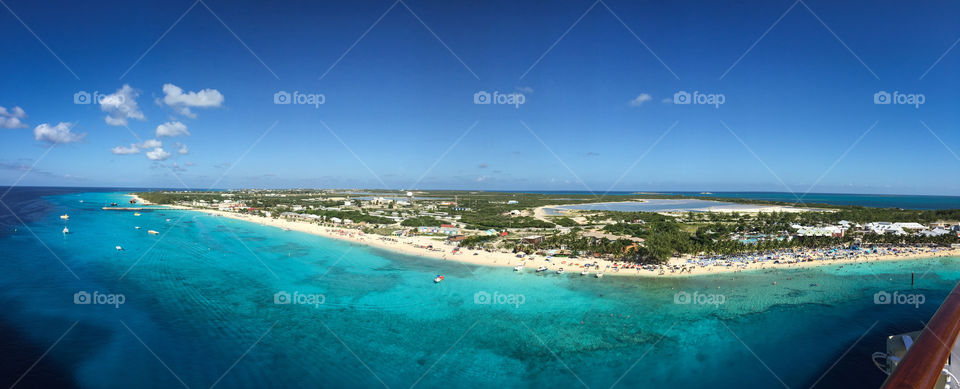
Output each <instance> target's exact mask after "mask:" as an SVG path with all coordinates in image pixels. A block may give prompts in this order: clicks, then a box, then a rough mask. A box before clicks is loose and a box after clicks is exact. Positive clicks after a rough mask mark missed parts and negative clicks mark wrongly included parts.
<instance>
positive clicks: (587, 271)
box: [580, 269, 590, 276]
mask: <svg viewBox="0 0 960 389" xmlns="http://www.w3.org/2000/svg"><path fill="white" fill-rule="evenodd" d="M580 275H581V276H587V275H590V270H587V269H583V271H582V272H580Z"/></svg>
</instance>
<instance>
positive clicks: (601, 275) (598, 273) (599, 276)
mask: <svg viewBox="0 0 960 389" xmlns="http://www.w3.org/2000/svg"><path fill="white" fill-rule="evenodd" d="M595 277H597V278H603V273H601V272H597V275H596V276H595Z"/></svg>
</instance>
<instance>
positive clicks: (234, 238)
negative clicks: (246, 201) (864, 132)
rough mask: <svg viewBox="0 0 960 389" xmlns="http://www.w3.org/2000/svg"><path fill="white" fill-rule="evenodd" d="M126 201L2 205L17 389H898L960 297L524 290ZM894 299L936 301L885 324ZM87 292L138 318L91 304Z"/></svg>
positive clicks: (785, 284)
mask: <svg viewBox="0 0 960 389" xmlns="http://www.w3.org/2000/svg"><path fill="white" fill-rule="evenodd" d="M4 190H5V189H4ZM0 193H2V192H0ZM124 193H125V192H123V191H115V190H102V191H97V190H93V189H56V188H14V189H13V190H11V191H10V192H9V193H8V194H7V195H6V196H5V197H3V198H2V199H0V200H2V202H3V204H6V205H7V206H9V208H10V209H12V210H13V212H14V213H15V214H16V217H14V216H13V215H11V212H9V211H8V209H7V208H6V207H4V206H2V205H0V303H2V304H3V307H4V309H3V310H2V311H0V330H3V331H4V332H3V333H4V336H3V337H2V338H0V339H2V340H0V346H2V349H3V353H2V357H0V358H2V359H0V361H2V363H0V366H2V368H0V374H2V376H0V385H5V386H7V387H9V386H11V385H13V384H14V383H16V384H17V385H16V387H19V388H34V387H42V388H48V387H81V388H130V387H137V388H172V387H190V388H196V387H203V388H209V387H211V386H212V385H215V386H216V387H224V388H268V387H269V388H291V387H304V388H317V387H321V388H349V387H371V388H376V387H388V388H398V387H403V388H409V387H412V386H416V387H423V388H434V387H442V388H448V387H471V388H498V389H502V388H515V387H516V388H529V387H554V388H567V387H586V388H610V387H624V388H632V387H650V388H671V389H682V388H703V387H711V388H743V387H756V388H778V387H790V388H796V387H810V386H812V385H814V384H816V387H818V388H851V387H857V388H861V387H862V388H869V387H877V386H879V385H880V383H881V382H882V381H883V379H884V378H885V376H884V375H883V373H881V372H880V371H879V370H877V369H876V368H875V367H874V366H873V364H872V363H871V361H870V354H871V353H872V352H874V351H882V350H883V349H884V341H885V338H886V336H888V335H891V334H896V333H901V332H907V331H913V330H917V329H920V328H922V326H923V322H925V321H927V320H929V318H930V317H931V316H932V315H933V313H934V312H935V311H936V309H937V307H938V306H939V304H940V303H941V302H942V301H943V299H944V298H945V297H946V295H947V293H948V292H949V291H950V290H951V289H952V287H953V286H954V284H955V283H956V280H957V279H958V278H960V260H958V259H956V258H941V259H929V260H916V261H904V262H897V263H884V264H873V265H869V266H868V265H847V266H842V267H840V266H833V267H821V268H817V269H812V270H782V271H766V272H754V273H739V274H732V275H731V274H727V275H714V276H700V277H688V278H671V279H646V278H633V277H605V278H603V279H595V278H581V277H580V276H579V275H576V274H568V275H564V276H557V275H555V274H550V275H537V274H533V273H523V274H518V273H514V272H513V271H512V270H511V269H508V268H506V269H501V268H484V267H477V266H472V265H465V264H461V263H455V262H444V261H438V260H433V259H427V258H419V257H410V256H401V255H395V254H392V253H388V252H385V251H381V250H376V249H371V248H368V247H365V246H360V245H352V244H350V243H348V242H341V241H335V240H330V239H325V238H321V237H316V236H312V235H308V234H303V233H298V232H293V231H283V230H280V229H276V228H272V227H264V226H259V225H255V224H251V223H247V222H243V221H236V220H232V219H225V218H218V217H213V216H208V215H205V214H201V213H197V212H191V211H175V210H164V209H155V210H149V211H144V212H142V214H141V216H135V215H134V214H133V213H132V212H117V211H102V210H101V209H100V207H102V206H103V205H105V204H109V203H110V202H117V203H121V204H124V203H126V200H127V199H128V198H127V197H126V196H125V195H124ZM81 200H82V201H83V202H81ZM63 214H68V215H69V220H66V221H64V220H61V219H60V218H59V215H63ZM21 220H22V222H21ZM136 226H140V227H141V228H140V229H136V228H135V227H136ZM64 227H68V228H69V230H70V233H69V234H66V235H65V234H63V232H62V230H63V228H64ZM147 230H156V231H157V232H158V234H157V235H150V234H148V233H147ZM117 245H121V246H122V247H123V250H122V251H120V250H117V249H116V248H115V246H117ZM911 273H914V274H915V276H916V279H917V282H916V285H915V286H913V287H911V284H910V279H911ZM436 274H443V275H445V276H446V280H445V281H444V282H443V283H440V284H434V283H433V277H434V276H435V275H436ZM773 282H776V284H775V285H774V284H773ZM811 284H816V286H811ZM878 292H889V293H893V292H898V293H900V294H901V295H902V294H919V295H922V296H924V299H925V301H924V303H923V304H920V305H919V306H914V305H902V304H886V305H884V304H881V305H878V304H875V303H874V296H875V294H877V293H878ZM82 293H89V294H90V296H89V297H88V298H91V299H94V300H96V299H97V298H98V297H97V296H99V298H100V299H101V300H97V302H109V301H113V302H114V303H116V302H117V299H118V298H120V297H121V296H122V298H123V303H122V304H114V305H108V304H99V303H95V304H77V303H75V302H76V301H77V300H75V299H77V298H78V297H79V298H80V300H79V302H84V301H90V300H83V297H84V295H83V294H82ZM298 296H299V297H298ZM680 296H688V297H689V296H700V299H697V298H696V297H695V298H694V299H692V300H683V298H681V297H680ZM721 296H722V297H721ZM285 297H286V298H287V299H286V300H284V298H285ZM704 297H705V298H706V300H704V299H703V298H704ZM109 298H112V300H108V299H109ZM291 299H293V300H295V301H296V302H297V303H293V304H283V303H282V302H284V301H287V302H289V301H290V300H291ZM720 299H722V303H718V301H720ZM678 301H679V302H683V301H695V302H697V301H699V302H712V303H713V304H682V303H680V304H678ZM277 302H281V303H279V304H278V303H277ZM485 302H486V303H485ZM490 302H492V303H490ZM314 303H315V304H314ZM848 350H849V351H848ZM41 357H42V358H41ZM38 360H39V362H37V361H38Z"/></svg>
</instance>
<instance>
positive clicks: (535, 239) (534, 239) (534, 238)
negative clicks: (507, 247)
mask: <svg viewBox="0 0 960 389" xmlns="http://www.w3.org/2000/svg"><path fill="white" fill-rule="evenodd" d="M543 239H544V238H543V236H542V235H531V236H525V237H523V238H522V239H521V240H523V243H526V244H539V243H541V242H543Z"/></svg>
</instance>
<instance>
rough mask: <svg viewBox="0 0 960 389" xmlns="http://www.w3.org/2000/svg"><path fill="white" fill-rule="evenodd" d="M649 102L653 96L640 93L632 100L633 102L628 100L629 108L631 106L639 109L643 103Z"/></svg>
mask: <svg viewBox="0 0 960 389" xmlns="http://www.w3.org/2000/svg"><path fill="white" fill-rule="evenodd" d="M650 100H653V96H650V95H648V94H646V93H641V94H640V95H638V96H637V98H635V99H633V100H630V106H631V107H639V106H641V105H643V103H646V102H648V101H650Z"/></svg>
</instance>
